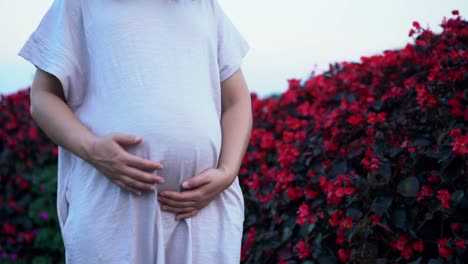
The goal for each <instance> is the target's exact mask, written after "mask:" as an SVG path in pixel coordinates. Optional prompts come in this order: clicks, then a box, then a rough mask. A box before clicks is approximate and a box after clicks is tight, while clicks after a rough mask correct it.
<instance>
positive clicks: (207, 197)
mask: <svg viewBox="0 0 468 264" xmlns="http://www.w3.org/2000/svg"><path fill="white" fill-rule="evenodd" d="M232 181H233V178H232V177H231V176H230V175H229V174H228V173H226V172H225V171H224V170H223V169H220V168H217V169H214V168H210V169H206V170H204V171H203V172H201V173H200V174H198V175H196V176H193V177H191V178H189V179H187V180H185V181H184V182H183V184H182V187H183V188H184V189H185V191H183V192H175V191H169V190H163V191H161V192H159V193H158V200H159V202H160V204H161V207H162V209H163V210H164V211H169V212H173V213H176V220H180V219H184V218H188V217H192V216H194V215H196V214H197V213H198V212H199V211H200V210H201V209H202V208H203V207H205V206H206V205H207V204H209V203H210V202H211V201H213V200H214V199H215V198H216V197H217V196H218V195H219V194H220V193H221V192H222V191H224V190H225V189H226V188H227V187H229V185H230V184H231V183H232Z"/></svg>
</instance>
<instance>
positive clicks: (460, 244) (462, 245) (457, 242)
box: [454, 238, 466, 249]
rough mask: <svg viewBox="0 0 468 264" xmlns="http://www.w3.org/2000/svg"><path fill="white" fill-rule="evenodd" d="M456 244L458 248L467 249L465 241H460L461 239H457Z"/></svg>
mask: <svg viewBox="0 0 468 264" xmlns="http://www.w3.org/2000/svg"><path fill="white" fill-rule="evenodd" d="M454 244H455V246H457V247H459V248H463V249H466V245H465V240H463V239H460V238H457V239H455V241H454Z"/></svg>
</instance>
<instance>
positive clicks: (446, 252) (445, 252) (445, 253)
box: [439, 246, 454, 259]
mask: <svg viewBox="0 0 468 264" xmlns="http://www.w3.org/2000/svg"><path fill="white" fill-rule="evenodd" d="M453 252H454V250H453V249H451V248H447V247H443V246H439V255H440V256H441V257H443V258H445V259H448V258H449V257H450V256H451V255H452V254H453Z"/></svg>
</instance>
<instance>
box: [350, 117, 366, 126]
mask: <svg viewBox="0 0 468 264" xmlns="http://www.w3.org/2000/svg"><path fill="white" fill-rule="evenodd" d="M348 123H350V124H351V125H353V126H359V125H361V124H363V123H364V119H363V118H362V116H360V115H353V116H351V117H349V118H348Z"/></svg>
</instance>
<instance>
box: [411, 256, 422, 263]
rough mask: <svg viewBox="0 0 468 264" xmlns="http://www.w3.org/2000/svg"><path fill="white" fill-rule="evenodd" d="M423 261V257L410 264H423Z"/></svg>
mask: <svg viewBox="0 0 468 264" xmlns="http://www.w3.org/2000/svg"><path fill="white" fill-rule="evenodd" d="M421 260H422V257H419V258H418V259H417V260H415V261H413V262H410V263H408V264H419V263H421Z"/></svg>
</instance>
